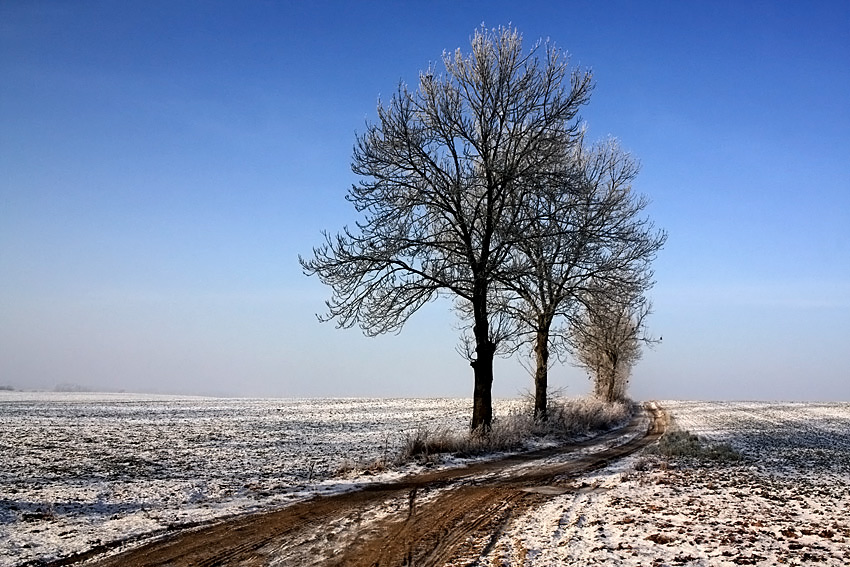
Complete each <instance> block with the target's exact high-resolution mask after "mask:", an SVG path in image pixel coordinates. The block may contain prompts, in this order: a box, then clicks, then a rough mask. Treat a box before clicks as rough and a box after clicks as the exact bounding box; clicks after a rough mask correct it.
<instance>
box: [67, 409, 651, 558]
mask: <svg viewBox="0 0 850 567" xmlns="http://www.w3.org/2000/svg"><path fill="white" fill-rule="evenodd" d="M647 415H648V416H649V426H648V428H647V429H645V430H644V431H638V430H640V429H642V428H646V427H647V421H646V416H647ZM666 426H667V417H666V414H665V412H664V411H663V410H661V409H660V408H657V407H656V406H655V405H648V406H647V407H646V408H645V409H644V410H643V412H641V414H640V415H637V416H635V417H634V418H633V419H632V421H631V423H630V424H629V425H628V426H627V427H626V428H625V429H620V430H617V431H614V432H610V433H606V434H604V435H602V436H599V437H596V438H594V439H590V440H587V441H584V442H580V443H574V444H571V445H568V446H565V447H560V448H557V449H549V450H543V451H537V452H533V453H526V454H522V455H516V456H513V457H509V458H506V459H502V460H499V461H489V462H483V463H476V464H474V465H471V466H469V467H465V468H462V469H453V470H444V471H438V472H434V473H428V474H423V475H419V476H416V477H412V478H408V479H403V480H401V481H398V482H391V483H383V484H375V485H371V486H367V487H365V488H364V489H362V490H359V491H356V492H350V493H345V494H338V495H334V496H327V497H315V498H313V499H310V500H307V501H304V502H301V503H297V504H294V505H291V506H288V507H286V508H283V509H281V510H278V511H274V512H267V513H259V514H252V515H248V516H241V517H237V518H232V519H229V520H225V521H222V522H219V523H216V524H213V525H207V526H202V527H198V528H192V529H188V530H184V531H180V532H177V533H174V534H170V535H168V536H165V537H162V538H160V539H157V540H154V541H150V542H148V543H145V544H143V545H141V546H139V547H136V548H134V549H131V550H128V551H125V552H123V553H120V554H116V555H111V556H108V557H100V558H97V557H96V556H95V554H94V553H88V554H81V555H78V556H75V557H71V558H67V559H65V560H60V561H57V562H54V563H52V564H51V565H52V567H59V566H61V565H74V564H77V563H79V562H81V561H83V560H88V561H87V562H86V565H87V566H88V565H94V566H97V567H118V566H122V567H124V566H138V567H154V566H163V565H168V566H169V567H184V566H185V567H188V566H190V565H191V566H201V567H212V566H218V565H239V566H246V567H253V566H257V567H259V566H281V567H287V566H290V565H291V566H299V567H301V566H310V565H315V566H352V567H359V566H363V567H366V566H368V567H377V566H380V567H384V566H393V567H395V566H414V565H415V566H417V567H422V566H440V565H445V564H446V563H449V562H451V563H452V564H453V565H472V564H474V563H475V562H476V561H477V559H478V558H479V557H481V555H482V554H483V553H486V552H487V551H488V550H489V548H490V547H491V546H492V545H493V544H494V543H495V541H496V539H497V538H498V535H499V533H500V532H501V531H502V529H503V528H504V527H505V526H506V525H507V524H508V522H509V521H510V519H511V518H512V517H514V516H517V515H520V514H522V513H523V512H524V511H526V510H528V509H529V508H531V507H534V506H535V505H538V504H540V503H542V502H543V501H545V500H546V498H547V496H546V495H545V494H542V493H541V492H544V493H545V492H551V491H555V492H567V491H568V490H569V487H568V482H569V479H570V478H571V477H575V476H578V475H581V474H584V473H586V472H589V471H592V470H595V469H599V468H602V467H604V466H605V465H607V464H608V463H610V462H612V461H615V460H617V459H620V458H622V457H624V456H626V455H628V454H630V453H633V452H635V451H637V450H638V449H640V448H642V447H645V446H646V445H648V444H650V443H652V442H653V441H655V440H656V439H657V438H658V437H659V436H660V435H661V434H662V433H663V432H664V430H665V428H666ZM629 433H631V434H635V433H637V436H636V437H634V438H632V440H631V441H628V442H626V443H623V444H620V445H614V446H610V447H606V445H610V444H612V443H616V442H617V440H618V439H620V438H623V437H626V436H627V435H628V434H629ZM641 433H644V434H641ZM591 447H595V448H599V447H606V448H604V449H601V450H598V451H596V452H592V453H587V452H585V453H580V454H578V455H571V453H573V452H577V451H578V450H580V449H584V448H591ZM556 455H561V459H560V460H559V461H557V462H552V461H553V459H552V457H554V456H556ZM541 487H543V489H541Z"/></svg>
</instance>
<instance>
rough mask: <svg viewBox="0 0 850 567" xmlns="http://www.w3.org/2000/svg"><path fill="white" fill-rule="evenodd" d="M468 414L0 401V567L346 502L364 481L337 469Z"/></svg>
mask: <svg viewBox="0 0 850 567" xmlns="http://www.w3.org/2000/svg"><path fill="white" fill-rule="evenodd" d="M517 405H518V402H517V401H515V400H500V401H497V402H496V412H497V415H498V414H499V413H501V414H504V413H507V412H510V411H513V410H514V409H516V407H517ZM470 407H471V401H470V400H463V399H428V400H406V399H396V400H393V399H353V400H352V399H323V400H316V399H310V400H293V399H278V400H270V399H256V400H250V399H216V398H185V397H182V398H181V397H165V396H139V395H132V394H54V393H23V392H0V566H3V567H5V566H18V565H24V564H27V563H28V562H33V563H37V562H39V561H44V560H49V559H53V558H57V557H61V556H67V555H69V554H72V553H75V552H80V551H84V550H87V549H89V548H92V547H94V546H97V545H99V544H102V543H108V542H111V541H115V540H121V539H126V538H132V537H134V536H138V535H141V534H149V533H152V532H157V531H161V530H164V529H168V528H169V527H174V526H179V525H184V524H187V523H194V522H199V521H205V520H209V519H212V518H216V517H222V516H228V515H231V514H237V513H242V512H246V511H250V510H254V509H260V508H269V507H273V506H278V505H281V504H285V503H288V502H291V501H294V500H296V499H298V498H302V497H304V496H305V495H307V494H311V493H313V492H331V491H340V490H346V489H350V488H351V487H353V486H354V485H356V483H358V482H364V481H366V480H369V479H370V477H365V478H364V477H363V476H359V477H351V478H346V477H344V476H340V475H339V474H337V473H338V472H339V471H340V470H341V469H346V468H350V467H351V466H360V467H368V466H369V465H371V464H373V463H375V461H377V460H379V459H382V458H384V457H393V456H395V455H396V454H397V453H398V450H399V448H400V447H401V445H402V443H403V442H404V440H405V435H406V434H407V433H412V431H413V430H414V429H415V428H416V427H419V426H430V427H432V428H436V427H437V426H440V427H443V426H448V427H456V428H458V429H460V430H463V429H465V428H466V427H467V419H468V417H469V411H470ZM400 474H401V472H400V471H396V472H394V473H384V475H383V476H385V477H391V476H393V475H400Z"/></svg>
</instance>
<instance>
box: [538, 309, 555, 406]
mask: <svg viewBox="0 0 850 567" xmlns="http://www.w3.org/2000/svg"><path fill="white" fill-rule="evenodd" d="M550 326H551V319H547V318H544V317H541V318H540V319H539V320H538V322H537V336H536V337H535V343H534V354H535V359H536V363H537V368H536V369H535V370H534V419H536V420H538V421H546V420H547V419H548V417H549V416H548V413H547V407H548V400H547V393H548V390H549V327H550Z"/></svg>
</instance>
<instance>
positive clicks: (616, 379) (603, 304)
mask: <svg viewBox="0 0 850 567" xmlns="http://www.w3.org/2000/svg"><path fill="white" fill-rule="evenodd" d="M650 312H651V305H650V303H649V301H648V300H647V299H646V298H645V297H644V296H642V295H639V296H629V295H628V294H622V293H619V294H618V293H615V292H612V291H611V290H607V291H606V292H603V293H599V294H596V295H594V296H593V297H592V299H591V300H590V301H589V302H588V304H587V305H586V306H585V307H583V308H582V311H581V315H580V317H578V318H576V319H574V320H573V321H572V325H571V333H570V339H569V343H570V347H571V351H572V354H573V356H574V358H575V361H576V363H577V364H578V365H579V366H581V367H583V368H585V369H586V370H587V371H588V373H589V374H590V376H591V379H592V380H593V385H594V387H593V391H594V394H595V395H596V396H597V397H599V398H601V399H603V400H605V401H607V402H615V401H621V400H624V399H625V398H626V389H627V386H628V382H629V377H630V375H631V370H632V367H633V366H634V365H635V363H637V361H638V360H640V357H641V354H642V353H641V343H653V342H655V341H654V340H653V339H651V338H650V337H648V336H645V335H644V330H645V322H646V318H647V316H648V315H649V314H650Z"/></svg>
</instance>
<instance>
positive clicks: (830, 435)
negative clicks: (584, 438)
mask: <svg viewBox="0 0 850 567" xmlns="http://www.w3.org/2000/svg"><path fill="white" fill-rule="evenodd" d="M661 405H662V406H664V407H666V408H667V409H668V410H670V411H671V413H672V415H673V417H674V419H675V420H676V423H677V424H678V425H679V426H680V427H682V428H683V429H687V430H690V431H691V432H692V433H696V434H698V435H700V436H703V437H705V438H707V439H709V440H711V441H715V442H724V443H729V444H730V445H732V446H733V447H734V448H736V449H737V450H739V451H740V452H741V453H742V454H743V455H744V460H742V461H739V462H700V461H689V460H684V459H682V460H678V461H676V460H667V459H663V458H661V457H657V456H649V455H646V456H642V455H638V456H633V457H630V458H629V459H626V460H624V461H621V462H619V463H616V464H615V465H614V466H612V467H609V468H607V469H605V470H602V471H599V472H597V473H594V474H591V475H587V476H585V477H582V478H579V479H576V480H575V488H577V490H576V491H574V492H573V493H570V494H566V495H563V496H558V497H555V498H553V499H552V500H550V501H549V502H547V503H546V504H544V505H543V506H542V507H539V508H537V509H534V510H532V511H531V512H529V513H528V514H525V515H524V516H522V517H520V518H517V519H515V520H514V521H513V522H512V523H511V525H510V526H509V527H508V528H507V530H506V531H505V533H504V534H502V536H501V537H500V538H499V539H498V541H497V542H496V544H495V545H494V547H493V548H492V550H491V551H490V553H489V554H488V555H487V557H485V558H483V559H482V561H481V562H480V563H481V564H482V565H490V566H502V565H524V566H544V565H546V566H549V565H582V566H584V565H624V566H637V565H692V566H734V565H764V566H767V565H826V566H835V567H838V566H842V567H843V566H845V565H850V404H848V403H824V404H811V403H762V402H755V403H728V402H720V403H710V402H662V403H661Z"/></svg>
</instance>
